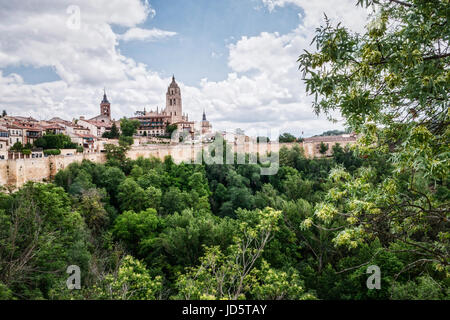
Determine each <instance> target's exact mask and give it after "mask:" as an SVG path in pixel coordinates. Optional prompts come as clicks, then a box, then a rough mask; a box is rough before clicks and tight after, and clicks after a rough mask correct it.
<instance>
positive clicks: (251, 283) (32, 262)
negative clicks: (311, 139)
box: [0, 145, 448, 299]
mask: <svg viewBox="0 0 450 320" xmlns="http://www.w3.org/2000/svg"><path fill="white" fill-rule="evenodd" d="M333 155H334V157H333V158H324V159H316V160H309V159H306V158H305V157H304V155H303V153H302V150H301V149H300V148H299V147H294V148H292V149H289V150H288V149H286V148H283V149H281V151H280V169H279V172H278V174H277V175H273V176H261V175H260V174H259V166H258V165H248V164H246V165H245V164H244V165H190V164H189V165H188V164H184V163H181V164H178V165H177V164H175V163H174V162H173V161H172V159H171V158H170V157H167V158H166V159H165V161H160V160H158V159H156V158H153V159H143V158H140V159H138V160H136V161H132V160H126V161H123V162H117V161H116V160H115V159H113V158H111V159H110V160H109V161H108V162H107V163H106V164H95V163H92V162H89V161H84V162H83V163H80V164H78V163H74V164H71V165H70V166H69V167H68V168H67V169H65V170H62V171H60V172H58V173H57V175H56V176H55V178H54V183H47V184H44V183H28V184H27V185H25V186H24V187H23V188H21V189H20V190H19V191H17V192H15V193H12V194H5V193H3V194H1V199H0V208H1V209H0V210H1V211H0V219H1V222H0V228H1V229H0V241H1V246H0V248H1V249H0V259H1V260H0V261H1V265H0V281H1V282H0V294H1V295H0V296H1V298H3V299H5V298H7V299H9V298H17V299H69V298H76V299H219V298H228V299H242V298H245V299H389V298H394V299H412V298H424V299H435V298H437V299H439V298H444V297H446V295H447V294H448V293H447V292H446V290H444V289H443V288H445V287H446V283H445V281H446V280H445V277H444V276H443V275H442V274H440V273H439V272H438V271H435V270H433V268H426V269H424V268H423V267H422V266H417V267H415V268H410V269H408V270H404V269H405V267H406V266H408V264H409V263H411V262H412V261H414V260H415V259H416V256H415V255H414V253H408V252H406V251H404V250H402V248H404V249H407V245H406V244H404V243H402V242H401V241H395V240H391V239H385V238H381V239H378V238H376V239H373V240H372V241H369V242H367V243H364V244H362V245H361V246H358V247H351V246H350V247H346V246H337V244H336V243H335V240H334V239H335V236H336V233H338V232H339V230H340V229H341V228H342V227H343V226H345V224H346V223H345V221H338V220H337V221H335V222H333V223H332V225H331V226H330V227H328V228H323V227H320V226H319V225H317V228H314V227H308V226H307V225H308V224H313V225H315V223H314V222H313V220H312V219H313V216H314V212H315V210H317V208H318V207H320V206H321V205H323V204H322V201H323V199H324V198H327V197H329V196H330V195H332V194H334V193H336V192H341V191H339V189H338V188H339V181H336V179H335V178H333V177H332V178H330V173H331V174H333V173H334V174H336V173H335V171H336V168H340V169H345V170H347V171H348V172H349V173H355V174H356V173H357V172H359V173H363V174H366V175H367V172H368V170H374V171H373V172H371V174H370V178H368V179H370V181H367V183H377V181H381V180H383V178H384V177H385V176H386V175H387V174H388V173H389V172H390V170H391V168H390V166H389V164H388V162H387V161H386V159H385V157H384V156H380V157H376V158H372V159H363V158H361V157H358V156H355V155H354V152H353V151H352V150H349V149H347V148H342V147H340V146H339V145H338V146H336V147H334V148H333ZM369 168H372V169H369ZM340 169H338V170H340ZM308 221H310V222H308ZM305 225H306V226H305ZM369 264H371V265H377V266H379V267H380V268H381V270H382V288H381V290H368V289H367V287H366V279H367V274H366V269H367V265H369ZM69 265H77V266H79V267H80V268H81V275H82V285H81V290H72V291H70V290H68V289H67V287H66V279H67V277H68V274H66V272H65V271H66V268H67V266H69Z"/></svg>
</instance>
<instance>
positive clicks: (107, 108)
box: [100, 90, 111, 119]
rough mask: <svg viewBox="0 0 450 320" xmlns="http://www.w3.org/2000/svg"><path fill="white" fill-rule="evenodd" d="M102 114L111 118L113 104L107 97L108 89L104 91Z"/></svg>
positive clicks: (101, 105) (101, 104)
mask: <svg viewBox="0 0 450 320" xmlns="http://www.w3.org/2000/svg"><path fill="white" fill-rule="evenodd" d="M100 115H101V116H104V117H107V118H108V119H111V104H110V103H109V101H108V98H107V97H106V90H105V91H104V93H103V100H102V102H101V103H100Z"/></svg>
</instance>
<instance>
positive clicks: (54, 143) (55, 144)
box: [34, 133, 77, 150]
mask: <svg viewBox="0 0 450 320" xmlns="http://www.w3.org/2000/svg"><path fill="white" fill-rule="evenodd" d="M34 145H35V147H37V148H43V149H44V150H46V149H75V148H76V147H77V144H76V143H74V142H72V140H71V139H70V137H69V136H66V135H64V134H52V133H48V134H46V135H43V136H42V137H40V138H39V139H37V140H36V141H35V142H34Z"/></svg>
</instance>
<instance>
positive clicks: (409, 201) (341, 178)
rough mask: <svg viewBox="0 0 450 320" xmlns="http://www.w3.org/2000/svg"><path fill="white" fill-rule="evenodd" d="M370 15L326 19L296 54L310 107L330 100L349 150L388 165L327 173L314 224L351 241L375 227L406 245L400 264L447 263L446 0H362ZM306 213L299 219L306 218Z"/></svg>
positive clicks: (410, 267) (386, 238) (327, 105)
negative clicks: (361, 21)
mask: <svg viewBox="0 0 450 320" xmlns="http://www.w3.org/2000/svg"><path fill="white" fill-rule="evenodd" d="M358 4H359V5H361V6H363V5H364V4H366V5H367V6H369V5H370V6H373V7H374V8H375V10H376V11H375V15H373V17H372V19H371V21H370V22H369V23H368V25H367V32H366V33H365V34H363V35H357V34H352V33H351V32H350V31H348V30H347V29H346V28H345V27H343V26H342V25H340V24H338V25H337V26H332V25H331V24H330V22H329V21H328V19H326V20H325V25H324V26H321V27H320V28H318V29H317V34H316V37H315V38H314V40H313V41H314V42H315V44H316V48H317V52H315V53H310V52H305V53H304V54H302V55H301V56H300V58H299V62H300V67H301V70H302V71H303V73H304V76H305V82H306V86H307V91H308V93H310V94H314V95H315V101H314V103H313V106H314V109H315V111H316V112H317V113H320V112H324V113H326V114H329V112H330V111H332V110H335V109H338V110H340V112H341V114H342V115H343V116H344V117H345V118H346V120H347V124H348V125H349V126H350V127H351V128H352V129H354V130H356V131H357V132H359V133H361V134H362V138H361V139H360V147H359V150H358V153H359V154H360V155H362V156H364V157H367V158H368V159H374V158H376V157H379V156H380V155H385V156H386V158H387V159H388V161H389V162H390V164H391V165H392V168H391V170H390V171H389V172H388V173H387V174H386V175H385V176H381V177H380V176H378V175H377V174H376V170H374V169H371V168H361V169H360V170H358V172H357V173H356V174H355V175H354V176H351V175H350V174H348V173H347V172H346V171H345V170H344V169H343V168H336V169H335V170H333V171H332V172H331V174H330V179H331V180H332V181H333V183H334V187H333V188H332V189H330V191H329V192H328V195H327V197H326V199H327V200H326V201H323V202H322V203H320V204H318V205H317V206H316V212H315V215H314V218H312V219H313V220H314V221H316V220H317V221H316V222H320V223H321V224H322V226H325V227H328V228H329V227H330V226H332V225H333V224H336V223H338V222H340V223H341V224H342V226H343V229H341V228H338V229H337V230H336V231H335V232H334V235H335V238H334V241H335V244H336V245H337V246H340V245H341V246H346V247H349V248H355V247H358V246H360V245H361V244H362V243H364V241H366V240H367V241H373V239H374V238H375V237H378V238H379V239H380V240H381V242H382V244H383V245H384V246H386V247H388V246H391V245H392V244H391V243H392V242H394V243H396V244H397V245H401V246H402V249H401V250H403V251H404V252H409V253H410V257H411V259H409V261H408V264H407V265H406V266H405V268H404V270H402V271H401V272H399V275H400V274H401V273H402V272H405V271H409V272H414V270H417V268H418V267H421V269H423V268H424V266H427V265H431V266H432V268H433V270H434V271H435V272H438V273H440V274H441V276H442V277H445V274H447V277H448V273H449V271H450V263H449V254H448V252H449V250H450V243H449V239H450V233H449V232H448V230H449V221H448V217H449V212H450V205H449V202H448V194H449V191H448V181H449V176H448V173H449V172H450V170H449V169H450V168H449V166H450V161H448V160H449V158H448V157H449V154H450V153H449V151H450V148H449V144H448V141H449V137H450V136H449V135H450V131H449V130H448V122H449V113H448V101H449V92H450V91H449V90H448V89H449V86H448V84H449V75H450V74H449V72H448V69H449V64H450V53H449V51H448V49H449V46H448V35H449V32H448V25H447V24H448V23H447V20H448V2H447V1H437V0H426V1H425V0H414V1H406V0H404V1H403V0H402V1H379V0H377V1H371V0H367V1H363V0H359V1H358ZM310 222H312V220H308V223H310Z"/></svg>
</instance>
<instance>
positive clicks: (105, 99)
mask: <svg viewBox="0 0 450 320" xmlns="http://www.w3.org/2000/svg"><path fill="white" fill-rule="evenodd" d="M102 103H109V101H108V98H107V97H106V89H105V88H103V100H102Z"/></svg>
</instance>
